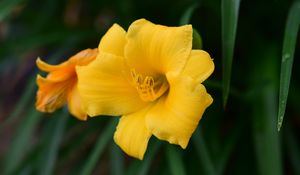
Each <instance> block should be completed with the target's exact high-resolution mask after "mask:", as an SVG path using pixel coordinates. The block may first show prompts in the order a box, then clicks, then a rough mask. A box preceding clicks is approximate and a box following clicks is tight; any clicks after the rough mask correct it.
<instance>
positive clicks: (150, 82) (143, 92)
mask: <svg viewBox="0 0 300 175" xmlns="http://www.w3.org/2000/svg"><path fill="white" fill-rule="evenodd" d="M131 77H132V80H133V84H134V87H135V88H136V90H137V92H138V94H139V96H140V98H141V99H142V100H143V101H154V100H156V99H157V98H159V97H160V96H161V95H163V94H164V93H165V92H166V91H167V90H168V88H169V84H168V82H167V81H166V79H165V78H163V77H160V78H158V79H155V80H154V78H153V77H152V76H146V77H143V75H141V74H137V73H136V71H135V69H131Z"/></svg>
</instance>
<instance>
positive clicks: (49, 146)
mask: <svg viewBox="0 0 300 175" xmlns="http://www.w3.org/2000/svg"><path fill="white" fill-rule="evenodd" d="M68 117H69V115H68V114H66V113H64V112H61V114H60V115H53V116H52V118H51V119H49V121H47V122H48V123H47V124H48V125H47V126H46V129H45V132H46V133H45V135H44V138H43V139H45V140H44V142H43V144H45V146H44V150H43V151H42V154H43V155H42V159H41V160H40V161H39V162H41V164H40V166H39V167H38V168H40V173H39V174H43V175H51V174H53V172H54V165H55V162H56V159H57V155H58V150H59V146H60V143H61V141H62V138H63V135H64V130H65V125H66V121H67V119H68Z"/></svg>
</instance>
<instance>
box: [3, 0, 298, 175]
mask: <svg viewBox="0 0 300 175" xmlns="http://www.w3.org/2000/svg"><path fill="white" fill-rule="evenodd" d="M139 18H146V19H148V20H150V21H152V22H154V23H158V24H163V25H171V26H176V25H182V24H185V23H191V24H192V25H193V27H194V28H195V29H197V31H198V32H199V33H200V35H201V37H202V42H203V49H204V50H206V51H207V52H209V53H210V54H211V57H212V58H214V62H215V65H216V69H215V72H214V73H213V75H212V76H211V77H210V78H209V80H207V81H206V82H205V85H206V87H207V90H208V92H209V93H210V94H211V95H212V96H213V98H214V103H213V104H212V105H211V106H210V107H209V108H208V110H207V111H206V112H205V114H204V116H203V119H202V120H201V122H200V124H199V127H198V128H197V130H196V132H195V133H194V134H193V136H192V138H191V140H190V143H189V145H188V147H187V149H186V150H182V149H180V148H179V146H175V145H170V144H168V143H167V142H164V141H159V140H157V139H156V138H154V137H152V138H151V140H150V143H149V147H148V150H147V152H146V155H145V158H144V160H143V161H139V160H136V159H133V158H131V157H129V156H127V155H125V154H124V153H123V152H122V151H121V150H120V149H119V148H118V147H117V146H116V145H115V143H114V142H113V132H114V130H115V126H116V124H117V121H118V118H110V117H106V116H103V117H102V116H101V117H95V118H90V119H89V120H88V121H87V122H81V121H78V120H76V119H75V118H73V117H71V116H69V114H68V112H67V109H62V110H60V111H56V112H55V113H53V114H43V113H39V112H37V111H36V110H35V107H34V103H35V93H36V90H37V87H36V85H35V78H36V74H37V73H38V70H37V68H36V66H35V60H36V58H37V57H38V56H41V57H42V58H43V59H44V60H46V61H47V62H49V63H53V64H56V63H59V62H61V61H63V60H66V59H67V58H68V57H69V56H71V55H73V54H75V53H77V52H78V51H80V50H83V49H85V48H95V47H97V46H98V42H99V40H100V38H101V36H102V35H103V34H104V32H105V31H106V30H107V29H108V28H109V27H110V26H111V25H112V24H113V23H118V24H120V25H121V26H123V27H124V28H125V29H127V27H128V26H129V25H130V23H131V22H133V21H134V20H136V19H139ZM299 22H300V1H299V0H298V1H297V0H265V1H261V0H241V1H239V0H223V1H222V0H200V1H195V0H185V1H183V0H165V1H161V0H127V1H126V0H99V1H96V0H85V1H83V0H82V1H80V0H64V1H63V0H44V1H38V0H1V1H0V85H1V87H0V89H1V91H0V97H1V98H0V174H1V175H2V174H3V175H35V174H38V175H39V174H45V175H51V174H58V175H60V174H64V175H65V174H71V175H73V174H74V175H77V174H78V175H89V174H97V175H98V174H102V175H107V174H112V175H142V174H162V175H168V174H173V175H185V174H187V175H189V174H197V175H198V174H205V175H222V174H230V175H248V174H249V175H254V174H255V175H256V174H258V175H283V174H287V175H299V174H300V116H299V115H300V106H299V101H298V99H300V84H299V82H300V81H299V80H300V77H299V75H300V69H299V68H298V67H299V64H300V62H299V57H300V49H299V48H300V47H299V46H300V45H299V44H300V42H299V36H297V32H298V31H299ZM293 50H295V55H294V56H293ZM293 57H294V58H295V59H294V62H293V61H292V58H293ZM232 58H233V59H232ZM282 59H283V61H282ZM292 67H293V68H294V70H293V72H292V75H291V80H290V76H289V75H290V72H291V71H292ZM230 79H231V80H230ZM289 83H290V87H288V86H289ZM229 85H230V86H229ZM288 89H289V95H288V98H287V99H286V97H287V91H288ZM227 94H228V100H226V99H227ZM279 98H280V99H279ZM286 100H287V106H286V112H285V119H284V122H283V126H282V128H281V131H280V132H278V131H277V116H278V111H279V112H280V113H279V114H280V115H279V116H281V114H282V112H283V111H285V105H284V104H285V102H286ZM226 101H227V104H226V106H225V103H226ZM279 101H280V102H281V103H279ZM279 104H281V105H279ZM224 106H225V107H224Z"/></svg>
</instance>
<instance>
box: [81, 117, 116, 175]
mask: <svg viewBox="0 0 300 175" xmlns="http://www.w3.org/2000/svg"><path fill="white" fill-rule="evenodd" d="M117 121H118V120H117V119H116V118H113V119H111V121H110V123H109V124H108V125H107V127H106V128H105V129H104V130H103V132H102V134H101V135H100V136H99V139H98V141H97V143H96V145H95V147H94V149H93V150H92V152H91V154H90V156H89V157H88V159H87V161H86V163H85V164H84V166H83V168H82V171H81V172H80V174H81V175H89V174H92V171H93V169H94V168H95V166H96V164H97V161H98V160H99V158H100V157H101V155H102V153H103V151H104V148H105V146H106V145H107V144H108V143H109V141H110V140H112V137H113V133H114V131H115V128H116V124H117Z"/></svg>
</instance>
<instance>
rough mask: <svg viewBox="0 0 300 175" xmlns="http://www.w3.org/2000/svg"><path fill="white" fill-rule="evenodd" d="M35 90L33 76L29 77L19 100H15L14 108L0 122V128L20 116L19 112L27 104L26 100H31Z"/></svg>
mask: <svg viewBox="0 0 300 175" xmlns="http://www.w3.org/2000/svg"><path fill="white" fill-rule="evenodd" d="M35 90H36V89H35V78H33V77H30V79H29V80H28V83H27V85H26V87H25V90H24V92H23V94H22V96H21V98H20V100H19V101H18V102H17V104H16V105H15V107H14V110H13V111H12V113H11V114H10V115H9V116H8V119H7V120H5V121H4V122H2V123H0V130H1V129H2V128H4V127H6V126H7V125H8V124H10V123H11V122H12V121H14V120H15V119H17V118H18V117H19V116H20V114H21V112H22V111H23V110H24V108H25V107H26V106H27V105H28V102H29V101H31V100H32V96H33V94H34V92H35Z"/></svg>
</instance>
